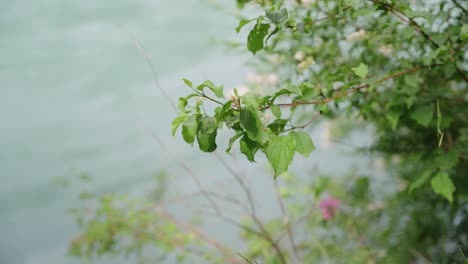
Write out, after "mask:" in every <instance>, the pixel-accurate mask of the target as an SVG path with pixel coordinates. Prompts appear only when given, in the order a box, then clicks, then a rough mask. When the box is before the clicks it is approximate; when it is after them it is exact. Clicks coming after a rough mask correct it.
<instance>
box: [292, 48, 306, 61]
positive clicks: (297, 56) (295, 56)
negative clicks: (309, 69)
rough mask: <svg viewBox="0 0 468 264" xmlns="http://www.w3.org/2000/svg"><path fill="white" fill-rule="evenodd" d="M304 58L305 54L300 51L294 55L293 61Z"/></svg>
mask: <svg viewBox="0 0 468 264" xmlns="http://www.w3.org/2000/svg"><path fill="white" fill-rule="evenodd" d="M305 56H306V55H305V53H304V52H303V51H302V50H299V51H297V52H296V53H295V54H294V59H295V60H298V61H302V60H304V58H305Z"/></svg>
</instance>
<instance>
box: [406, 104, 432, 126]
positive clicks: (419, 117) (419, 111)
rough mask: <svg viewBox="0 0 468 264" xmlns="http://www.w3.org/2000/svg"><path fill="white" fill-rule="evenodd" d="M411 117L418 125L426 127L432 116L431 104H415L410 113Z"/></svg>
mask: <svg viewBox="0 0 468 264" xmlns="http://www.w3.org/2000/svg"><path fill="white" fill-rule="evenodd" d="M410 115H411V117H412V118H413V119H414V120H416V122H418V123H419V124H420V125H422V126H425V127H427V126H428V125H429V123H430V122H431V120H432V117H433V116H434V107H433V106H432V104H428V105H420V106H417V107H416V108H415V109H414V110H413V111H412V112H411V113H410Z"/></svg>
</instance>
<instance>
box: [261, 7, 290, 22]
mask: <svg viewBox="0 0 468 264" xmlns="http://www.w3.org/2000/svg"><path fill="white" fill-rule="evenodd" d="M266 17H267V18H268V19H270V21H271V22H273V24H275V25H277V26H280V25H283V24H284V23H285V22H286V21H287V20H288V17H289V16H288V10H287V9H286V8H282V9H281V10H280V11H266Z"/></svg>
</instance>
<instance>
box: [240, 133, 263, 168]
mask: <svg viewBox="0 0 468 264" xmlns="http://www.w3.org/2000/svg"><path fill="white" fill-rule="evenodd" d="M259 149H260V145H259V144H258V143H257V142H255V141H252V140H250V139H249V137H248V136H247V135H244V136H243V137H242V139H241V140H240V151H241V153H242V154H244V155H245V156H246V157H247V159H248V160H249V161H250V162H255V153H256V152H257V151H258V150H259Z"/></svg>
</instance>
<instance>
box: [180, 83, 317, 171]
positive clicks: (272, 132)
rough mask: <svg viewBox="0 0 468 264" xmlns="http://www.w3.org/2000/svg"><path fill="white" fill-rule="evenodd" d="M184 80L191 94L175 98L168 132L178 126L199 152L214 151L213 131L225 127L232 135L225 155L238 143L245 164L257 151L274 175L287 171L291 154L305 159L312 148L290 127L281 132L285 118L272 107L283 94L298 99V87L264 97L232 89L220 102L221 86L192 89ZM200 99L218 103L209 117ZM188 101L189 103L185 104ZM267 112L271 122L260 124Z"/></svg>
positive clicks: (304, 135) (306, 136) (308, 139)
mask: <svg viewBox="0 0 468 264" xmlns="http://www.w3.org/2000/svg"><path fill="white" fill-rule="evenodd" d="M184 81H185V83H186V84H187V86H188V87H190V88H191V89H192V90H193V91H194V93H192V94H189V95H188V96H187V97H182V98H180V99H179V108H180V111H181V113H180V114H179V116H178V117H177V118H176V119H175V120H174V121H173V122H172V133H173V134H175V133H176V131H177V129H178V128H179V127H182V129H181V133H182V137H183V139H184V140H185V141H186V142H187V143H189V144H193V143H194V142H195V139H196V140H197V142H198V146H199V148H200V150H201V151H204V152H213V151H215V150H216V148H217V144H216V135H217V131H218V129H219V128H221V127H223V126H226V127H227V128H229V129H232V130H233V131H234V132H235V135H234V136H233V137H232V138H231V139H230V140H229V146H228V148H227V149H226V152H228V153H229V152H230V151H231V148H232V147H233V144H234V143H235V142H236V141H237V140H238V141H239V148H240V152H241V153H243V154H244V155H245V156H246V157H247V159H248V160H249V161H251V162H254V161H255V155H256V153H257V152H258V151H259V150H260V151H262V152H264V153H265V155H266V157H267V159H268V160H269V162H270V164H271V165H272V167H273V169H274V172H275V175H276V176H278V175H279V174H281V173H283V172H285V171H287V169H288V166H289V164H290V163H291V161H292V160H293V156H294V154H295V152H297V153H299V154H301V155H303V156H305V157H307V156H309V154H310V153H311V152H312V151H313V150H314V149H315V146H314V143H313V142H312V139H311V137H310V135H309V134H307V133H306V132H304V131H293V130H294V127H293V128H291V129H290V130H291V131H289V132H287V133H285V127H286V125H287V124H288V121H289V119H288V118H282V117H281V116H282V113H281V110H280V109H279V107H278V106H277V105H275V104H274V102H275V99H276V98H278V97H279V96H281V95H285V94H287V95H292V94H293V93H298V94H297V96H296V98H298V99H300V98H301V93H302V90H300V89H299V88H296V87H295V88H290V89H289V90H288V89H283V90H281V91H279V92H277V93H275V94H274V95H273V96H267V97H264V98H260V97H259V96H258V95H257V94H254V93H250V92H249V93H246V94H245V95H242V96H239V95H238V93H237V90H235V91H234V93H235V94H234V95H233V96H232V98H230V100H227V101H226V102H220V101H218V100H223V98H224V95H223V87H222V86H216V85H214V84H213V83H212V82H211V81H205V82H204V83H203V84H201V85H198V86H197V87H195V86H194V85H193V84H192V83H191V82H190V81H189V80H184ZM205 89H209V90H211V92H212V93H213V94H214V96H216V97H217V99H213V98H211V97H209V95H207V93H206V92H205ZM304 89H306V88H304ZM202 98H207V99H209V100H210V102H214V103H217V104H219V106H218V107H216V108H215V109H214V113H213V115H212V116H210V115H208V114H207V113H206V112H205V111H204V107H203V100H200V99H202ZM192 102H193V104H189V103H192ZM202 110H203V111H202ZM267 111H269V112H271V113H272V114H273V115H274V117H275V120H273V121H271V122H270V121H262V119H263V117H264V116H265V114H266V112H267Z"/></svg>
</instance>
